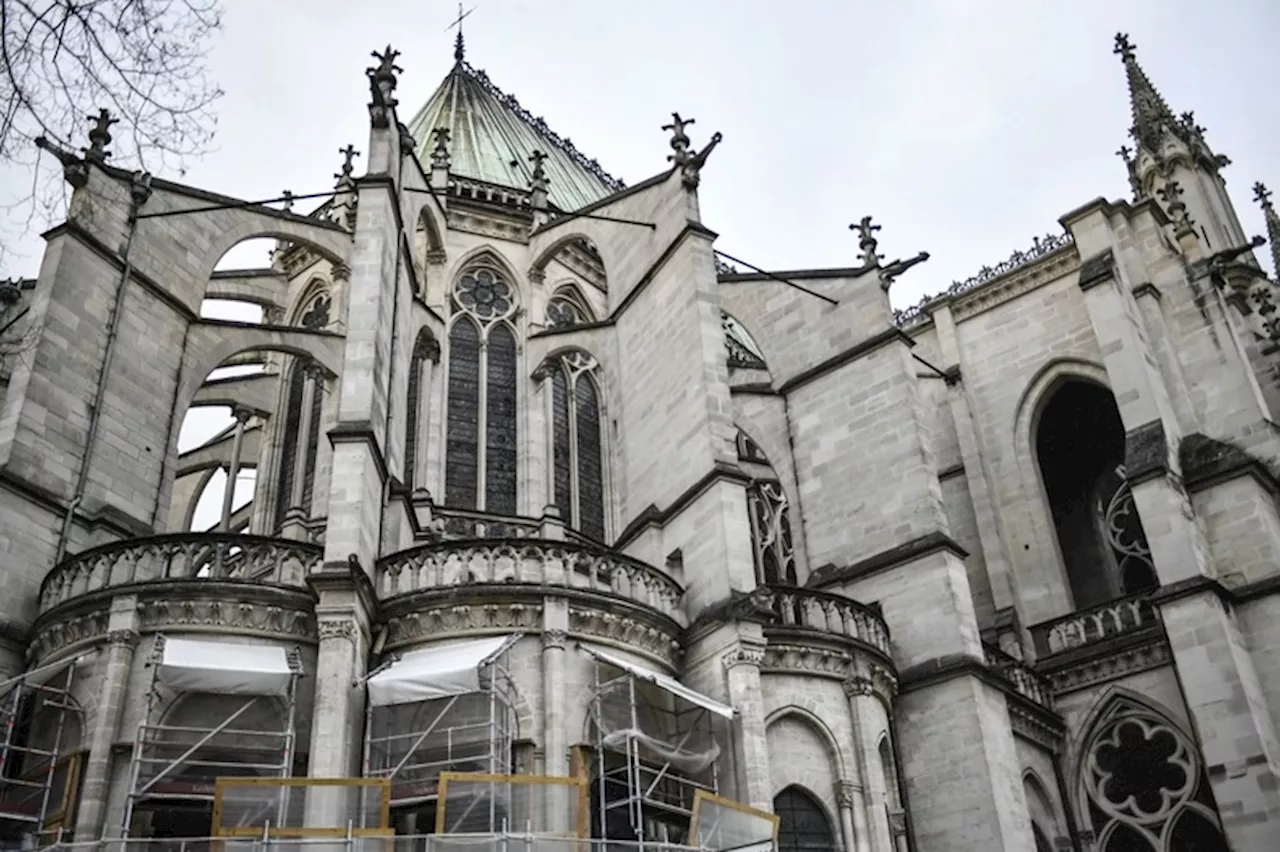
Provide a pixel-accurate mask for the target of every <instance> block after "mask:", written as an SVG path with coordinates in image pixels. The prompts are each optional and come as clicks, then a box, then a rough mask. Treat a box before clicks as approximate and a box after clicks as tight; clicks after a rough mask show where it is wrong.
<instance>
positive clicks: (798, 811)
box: [773, 784, 841, 852]
mask: <svg viewBox="0 0 1280 852" xmlns="http://www.w3.org/2000/svg"><path fill="white" fill-rule="evenodd" d="M773 812H774V813H775V814H777V815H778V839H777V843H776V844H775V845H776V848H777V850H778V852H838V850H839V849H840V848H841V847H840V844H839V843H838V841H837V839H836V830H835V825H834V823H833V822H832V820H831V815H830V814H828V813H827V809H826V808H825V807H823V806H822V802H820V801H819V800H818V798H817V796H815V795H813V793H811V792H809V791H808V790H806V789H805V788H804V787H801V786H800V785H799V784H791V785H789V786H787V787H784V788H783V789H782V790H781V791H779V793H778V795H777V796H775V797H774V799H773Z"/></svg>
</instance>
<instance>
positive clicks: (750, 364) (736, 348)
mask: <svg viewBox="0 0 1280 852" xmlns="http://www.w3.org/2000/svg"><path fill="white" fill-rule="evenodd" d="M720 325H721V328H722V330H723V332H724V346H725V349H726V350H727V357H728V362H729V367H730V368H733V369H740V370H768V369H769V365H768V364H767V363H765V359H764V350H763V349H761V348H760V345H759V344H758V343H756V340H755V338H754V337H753V336H752V335H751V332H749V331H747V327H746V326H744V325H743V324H742V323H740V322H738V320H737V319H735V318H734V317H733V315H731V314H730V313H729V312H728V311H725V310H722V311H720Z"/></svg>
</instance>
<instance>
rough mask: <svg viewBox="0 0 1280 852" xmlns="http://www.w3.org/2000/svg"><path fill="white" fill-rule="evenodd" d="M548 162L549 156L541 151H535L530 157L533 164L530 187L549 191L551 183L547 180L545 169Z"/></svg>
mask: <svg viewBox="0 0 1280 852" xmlns="http://www.w3.org/2000/svg"><path fill="white" fill-rule="evenodd" d="M546 160H547V155H546V154H544V153H542V152H541V151H534V152H533V153H532V154H530V155H529V162H531V163H533V174H532V175H530V176H529V186H530V187H532V188H533V189H535V190H543V191H545V190H546V189H547V184H549V183H550V181H549V180H548V179H547V170H546V168H544V167H543V163H545V162H546Z"/></svg>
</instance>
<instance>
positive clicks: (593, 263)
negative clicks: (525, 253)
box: [529, 231, 609, 292]
mask: <svg viewBox="0 0 1280 852" xmlns="http://www.w3.org/2000/svg"><path fill="white" fill-rule="evenodd" d="M571 251H577V252H580V253H581V257H582V259H583V261H584V262H585V263H586V264H587V265H588V266H589V267H592V268H578V267H580V266H581V265H582V264H575V263H572V262H570V261H565V262H564V265H565V266H566V267H568V268H570V269H572V270H573V271H574V272H577V273H579V274H582V275H583V277H584V278H587V279H588V280H590V281H591V283H593V284H595V285H596V286H597V287H599V288H600V289H601V290H603V291H605V292H608V289H609V267H608V264H606V263H605V261H604V256H603V255H602V254H601V253H600V248H599V246H597V245H596V242H595V241H594V240H592V239H591V237H589V236H587V235H586V234H584V233H582V232H581V231H575V232H573V233H569V234H565V235H564V236H561V237H558V238H557V239H555V240H554V241H553V242H552V243H551V244H550V245H548V246H547V247H546V248H544V249H543V250H542V251H540V252H539V253H538V256H537V257H536V258H534V261H533V263H532V264H531V265H530V267H529V277H530V278H533V279H535V280H539V279H541V278H542V277H543V276H545V275H546V272H547V268H548V267H550V265H551V263H552V261H554V260H556V259H557V258H559V257H560V256H561V255H563V254H568V253H570V252H571ZM593 279H594V280H593Z"/></svg>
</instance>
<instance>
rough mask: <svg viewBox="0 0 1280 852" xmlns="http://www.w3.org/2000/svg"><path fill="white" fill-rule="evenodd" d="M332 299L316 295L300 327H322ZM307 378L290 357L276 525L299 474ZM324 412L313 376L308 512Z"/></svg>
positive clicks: (305, 472) (305, 474)
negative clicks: (301, 428) (299, 431)
mask: <svg viewBox="0 0 1280 852" xmlns="http://www.w3.org/2000/svg"><path fill="white" fill-rule="evenodd" d="M332 305H333V301H332V299H331V297H330V296H328V295H326V294H320V295H317V296H315V297H314V298H313V299H312V300H311V303H310V304H309V305H308V306H307V309H306V310H305V311H303V313H302V317H301V320H300V322H301V325H302V327H303V328H309V329H321V328H324V327H325V326H327V325H328V324H329V309H330V308H331V307H332ZM308 381H311V379H309V378H308V377H307V371H306V370H305V369H303V363H302V360H301V359H298V358H295V359H294V360H293V367H292V370H291V371H290V374H289V385H288V391H287V393H286V398H285V409H284V410H285V416H284V435H283V440H282V441H281V446H280V467H279V470H280V475H279V477H278V479H277V484H276V526H277V527H279V526H281V525H282V524H283V523H284V517H285V515H286V514H287V513H288V511H289V509H290V508H292V506H291V503H292V501H293V483H294V477H295V476H297V475H298V471H297V470H296V468H297V466H298V439H299V437H300V436H299V434H298V430H299V428H300V427H301V420H302V397H303V392H304V389H305V388H306V384H307V382H308ZM323 412H324V383H323V382H321V381H319V380H315V390H314V392H313V394H312V400H311V422H310V424H309V426H308V430H307V435H306V441H307V444H306V448H307V455H306V459H305V460H304V462H303V464H304V467H303V469H302V506H301V508H302V509H303V510H304V511H305V512H307V513H308V514H309V513H310V512H311V508H312V507H311V501H312V498H313V496H314V493H315V482H316V456H317V454H318V452H319V448H320V418H321V416H322V414H323Z"/></svg>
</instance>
